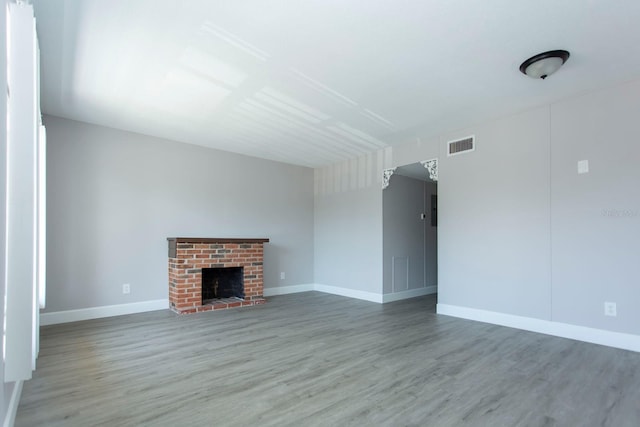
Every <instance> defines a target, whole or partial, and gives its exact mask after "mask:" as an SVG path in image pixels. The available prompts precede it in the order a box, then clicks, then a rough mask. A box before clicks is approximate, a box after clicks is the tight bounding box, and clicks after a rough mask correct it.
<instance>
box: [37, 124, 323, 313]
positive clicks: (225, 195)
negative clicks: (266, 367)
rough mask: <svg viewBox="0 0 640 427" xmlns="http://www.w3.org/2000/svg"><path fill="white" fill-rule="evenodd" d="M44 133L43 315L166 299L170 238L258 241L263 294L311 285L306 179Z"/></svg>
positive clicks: (220, 157)
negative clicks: (268, 290) (264, 241)
mask: <svg viewBox="0 0 640 427" xmlns="http://www.w3.org/2000/svg"><path fill="white" fill-rule="evenodd" d="M44 122H45V126H46V127H47V134H48V158H47V160H48V175H47V178H48V203H49V206H48V218H47V227H48V240H47V241H48V248H47V249H48V251H47V252H48V258H47V264H48V275H47V282H48V285H47V309H46V311H47V312H59V311H65V310H73V309H82V308H88V307H99V306H107V305H115V304H126V303H133V302H141V301H150V300H158V299H166V298H167V294H168V279H167V240H166V238H167V237H171V236H179V237H182V236H199V237H266V238H269V239H271V241H270V243H268V244H265V265H264V274H265V287H266V288H273V287H277V286H287V285H299V284H306V283H312V281H313V240H314V236H313V217H314V213H313V192H312V189H313V170H312V169H309V168H304V167H298V166H291V165H286V164H283V163H278V162H272V161H266V160H261V159H256V158H251V157H246V156H240V155H236V154H231V153H226V152H221V151H216V150H211V149H207V148H203V147H199V146H194V145H188V144H182V143H177V142H172V141H167V140H160V139H157V138H153V137H147V136H143V135H139V134H134V133H130V132H123V131H119V130H115V129H110V128H105V127H100V126H95V125H91V124H86V123H80V122H75V121H70V120H66V119H61V118H57V117H51V116H45V120H44ZM280 272H285V273H286V279H285V280H280ZM123 283H129V284H130V285H131V294H129V295H123V294H122V284H123Z"/></svg>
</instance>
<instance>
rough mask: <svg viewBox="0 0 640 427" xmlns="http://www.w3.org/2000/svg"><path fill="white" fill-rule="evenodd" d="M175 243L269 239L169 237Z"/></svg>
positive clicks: (237, 241) (251, 241) (249, 241)
mask: <svg viewBox="0 0 640 427" xmlns="http://www.w3.org/2000/svg"><path fill="white" fill-rule="evenodd" d="M167 240H168V241H170V242H175V243H267V242H269V239H247V238H243V237H167Z"/></svg>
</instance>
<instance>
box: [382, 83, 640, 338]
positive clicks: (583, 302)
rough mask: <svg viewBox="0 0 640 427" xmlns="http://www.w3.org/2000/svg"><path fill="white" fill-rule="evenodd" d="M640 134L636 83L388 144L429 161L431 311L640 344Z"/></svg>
mask: <svg viewBox="0 0 640 427" xmlns="http://www.w3.org/2000/svg"><path fill="white" fill-rule="evenodd" d="M639 127H640V80H636V81H632V82H629V83H626V84H621V85H617V86H615V87H611V88H608V89H605V90H601V91H598V92H594V93H590V94H587V95H583V96H580V97H575V98H571V99H566V100H563V101H561V102H558V103H555V104H553V105H549V106H543V107H540V108H536V109H532V110H529V111H525V112H522V113H519V114H515V115H513V116H509V117H505V118H503V119H501V120H497V121H493V122H490V123H483V124H480V125H476V126H470V127H468V128H466V129H461V130H459V131H456V132H452V133H450V134H447V135H440V136H438V137H435V138H430V139H426V140H413V141H408V142H406V143H404V144H401V145H397V146H394V147H393V152H392V163H393V165H394V166H400V165H403V164H408V163H411V162H415V161H419V160H424V159H427V158H429V157H430V156H429V155H430V154H433V153H434V152H435V153H437V154H436V155H437V157H438V158H439V180H438V197H439V199H438V202H439V227H438V256H439V283H438V293H439V295H438V298H439V303H443V304H448V305H453V306H461V307H470V308H476V309H482V310H488V311H493V312H499V313H507V314H514V315H518V316H524V317H531V318H537V319H544V320H551V321H556V322H563V323H568V324H574V325H579V326H587V327H592V328H598V329H603V330H609V331H614V332H626V333H631V334H636V335H638V334H640V286H638V277H640V263H638V254H639V253H640V239H638V236H640V190H639V188H640V185H638V184H639V183H640V167H638V164H637V163H638V159H640V143H639V141H638V135H639V134H640V132H639V131H640V129H639ZM471 134H475V136H476V143H477V148H476V151H474V152H472V153H469V154H463V155H459V156H452V157H447V156H446V143H447V141H449V140H452V139H455V138H460V137H465V136H468V135H471ZM433 157H435V155H434V156H433ZM579 160H589V162H590V169H591V172H590V173H588V174H580V175H579V174H578V173H577V162H578V161H579ZM605 301H611V302H616V303H617V306H618V316H617V317H607V316H604V302H605Z"/></svg>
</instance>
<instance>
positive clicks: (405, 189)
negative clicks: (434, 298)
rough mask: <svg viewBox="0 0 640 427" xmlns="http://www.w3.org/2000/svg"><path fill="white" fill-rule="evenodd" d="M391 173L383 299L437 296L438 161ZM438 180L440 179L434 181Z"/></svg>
mask: <svg viewBox="0 0 640 427" xmlns="http://www.w3.org/2000/svg"><path fill="white" fill-rule="evenodd" d="M425 163H427V162H417V163H413V164H409V165H405V166H401V167H398V168H395V169H393V170H392V169H389V170H387V171H386V173H387V175H388V181H387V184H388V185H387V186H386V188H385V189H384V190H383V194H382V205H383V214H382V224H383V238H382V240H383V301H385V302H387V301H395V300H399V299H405V298H412V297H416V296H422V295H428V294H434V293H437V286H438V241H437V239H438V232H437V224H438V218H437V213H438V212H437V197H438V184H437V160H435V165H433V164H430V165H429V166H431V167H432V169H427V167H426V166H425ZM434 178H435V179H434Z"/></svg>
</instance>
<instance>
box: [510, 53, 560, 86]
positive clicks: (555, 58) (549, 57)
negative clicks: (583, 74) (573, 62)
mask: <svg viewBox="0 0 640 427" xmlns="http://www.w3.org/2000/svg"><path fill="white" fill-rule="evenodd" d="M567 59H569V52H567V51H566V50H550V51H549V52H544V53H539V54H537V55H535V56H532V57H531V58H529V59H527V60H526V61H524V62H523V63H522V65H520V71H522V73H523V74H526V75H527V76H529V77H532V78H534V79H546V78H547V77H548V76H550V75H551V74H553V73H555V72H556V71H558V69H559V68H560V67H562V64H564V63H565V62H567Z"/></svg>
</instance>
